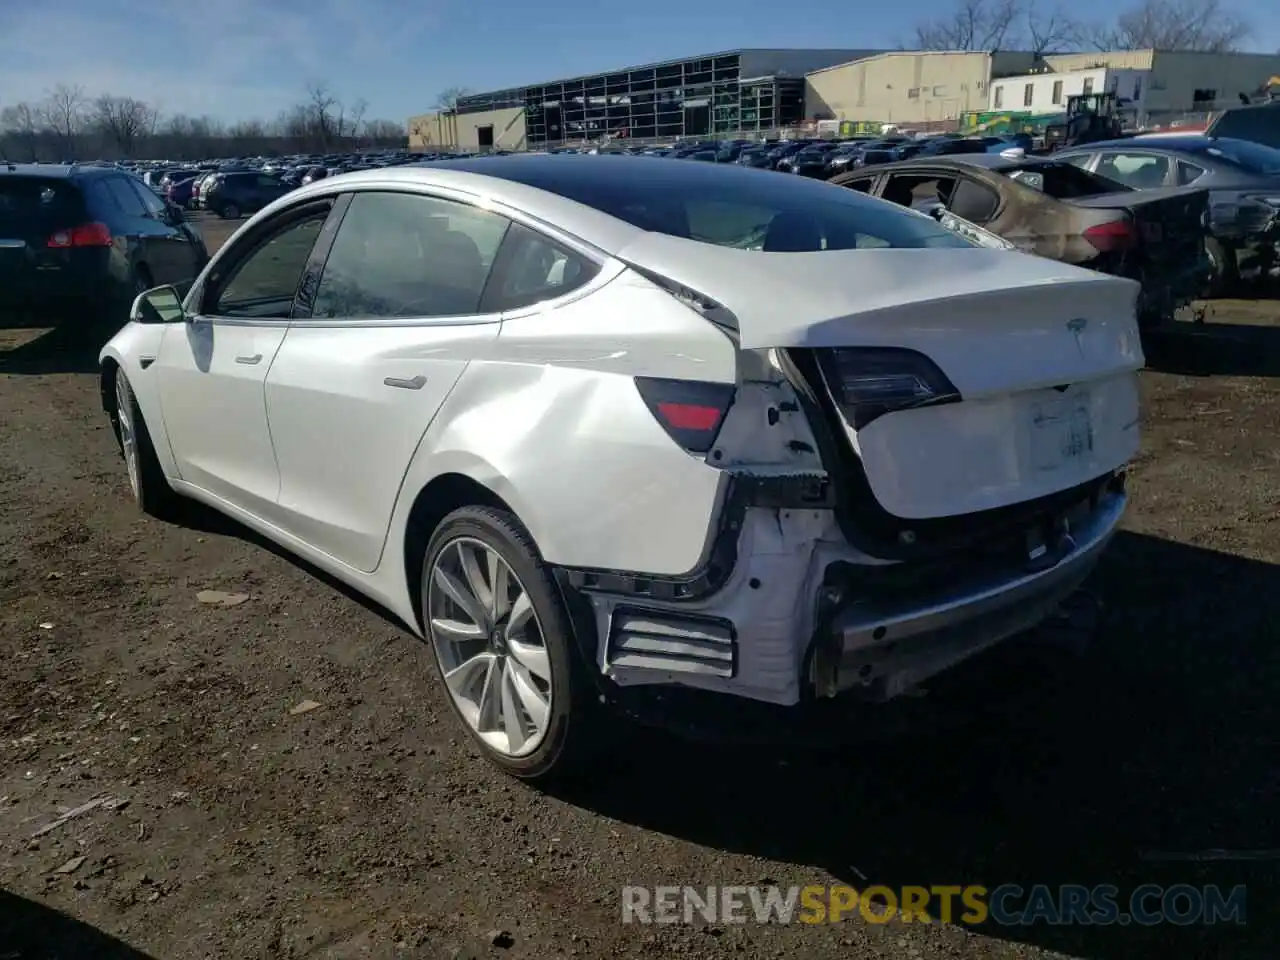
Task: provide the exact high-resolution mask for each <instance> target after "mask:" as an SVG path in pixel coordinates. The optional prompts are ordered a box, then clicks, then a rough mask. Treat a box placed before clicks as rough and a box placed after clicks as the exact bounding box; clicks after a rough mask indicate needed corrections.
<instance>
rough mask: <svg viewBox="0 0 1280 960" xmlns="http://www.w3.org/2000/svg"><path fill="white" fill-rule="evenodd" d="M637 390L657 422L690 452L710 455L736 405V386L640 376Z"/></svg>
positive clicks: (637, 378) (636, 380) (636, 379)
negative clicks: (734, 400) (725, 420)
mask: <svg viewBox="0 0 1280 960" xmlns="http://www.w3.org/2000/svg"><path fill="white" fill-rule="evenodd" d="M635 382H636V389H638V390H639V391H640V396H641V398H643V400H644V402H645V405H646V406H647V407H648V408H649V412H650V413H652V414H653V416H654V419H656V420H657V421H658V423H660V424H661V425H662V428H663V429H664V430H666V431H667V434H668V435H669V436H670V437H671V439H672V440H674V441H675V442H676V443H678V444H679V445H680V446H681V447H683V448H684V449H685V450H687V451H688V452H689V453H706V452H707V451H708V450H710V449H711V447H712V445H713V444H714V443H715V442H716V436H717V435H718V434H719V433H720V426H721V424H723V423H724V418H725V414H727V413H728V412H729V407H731V406H732V405H733V398H734V395H735V394H736V392H737V387H736V386H735V385H734V384H732V383H705V382H703V381H701V380H667V379H664V378H661V377H636V378H635Z"/></svg>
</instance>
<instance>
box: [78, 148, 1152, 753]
mask: <svg viewBox="0 0 1280 960" xmlns="http://www.w3.org/2000/svg"><path fill="white" fill-rule="evenodd" d="M1137 293H1138V287H1137V285H1136V284H1134V283H1132V282H1130V281H1127V280H1121V279H1117V278H1113V277H1108V276H1104V275H1102V274H1099V273H1093V272H1089V271H1086V270H1080V269H1076V268H1073V267H1070V266H1065V265H1063V264H1061V263H1056V262H1054V261H1051V260H1044V259H1039V258H1036V257H1033V256H1029V255H1024V254H1021V253H1016V252H1009V251H1006V250H1002V249H986V248H983V247H982V246H979V245H978V244H976V243H974V242H971V241H970V240H967V239H965V238H963V237H960V236H957V235H955V234H954V233H951V232H948V231H947V230H945V229H943V228H942V227H941V226H939V225H938V224H937V223H935V222H933V221H932V220H931V219H930V218H928V217H923V216H920V215H917V214H915V213H912V212H910V211H907V210H903V209H901V208H899V207H896V206H894V205H891V204H888V203H884V202H881V201H879V200H874V199H870V198H868V197H866V196H863V195H860V194H858V193H855V192H854V191H851V190H845V189H840V188H836V187H831V186H829V185H827V184H824V183H820V182H816V181H812V180H809V179H806V178H801V177H779V176H776V175H773V174H770V173H766V172H762V171H757V170H752V169H748V168H740V167H733V166H721V165H713V164H701V163H674V162H671V163H655V162H654V161H653V160H652V159H651V158H630V157H585V156H511V157H490V158H476V159H469V160H458V161H446V162H437V163H432V164H428V165H423V166H414V167H402V168H392V169H384V170H371V171H367V172H363V173H355V174H351V175H348V176H344V177H340V178H336V179H332V180H322V181H320V182H318V183H315V184H312V185H310V186H307V187H303V188H302V189H299V190H297V191H294V192H293V193H290V194H289V195H288V196H287V197H285V198H283V199H281V200H279V201H277V202H275V203H274V204H272V205H271V206H270V207H268V208H267V209H265V210H263V211H262V212H261V213H259V214H257V215H256V216H255V217H253V218H252V219H251V220H250V221H249V222H248V223H246V224H245V225H244V226H243V227H242V228H241V229H240V230H239V231H238V232H237V233H236V234H235V236H234V237H233V238H232V239H231V240H230V241H229V242H228V243H227V244H226V245H225V246H224V247H223V248H222V250H220V251H219V252H218V254H217V255H216V256H215V257H214V258H213V260H212V261H211V262H210V264H209V265H208V267H207V268H206V269H205V270H204V272H203V273H202V275H201V276H200V277H199V279H198V280H197V281H196V283H195V285H194V287H193V288H192V289H191V290H190V292H189V293H188V294H187V295H186V296H185V298H181V299H180V298H179V296H178V294H177V292H176V291H174V290H173V289H172V288H160V289H157V290H153V291H150V292H148V293H146V294H144V295H142V296H141V297H139V298H138V301H137V302H136V303H135V305H134V312H133V317H132V320H131V322H130V323H129V324H128V325H127V326H126V327H125V328H124V329H122V330H121V331H120V332H119V333H118V334H117V335H116V336H115V337H114V339H112V340H111V342H110V343H109V344H107V346H106V347H105V349H104V350H103V351H102V354H101V363H102V397H103V404H104V407H105V409H106V412H107V414H108V415H109V416H110V418H111V421H112V424H113V425H114V428H115V430H116V433H117V436H118V437H119V440H120V445H121V449H122V450H123V453H124V459H125V462H126V465H127V467H128V474H129V479H130V484H131V486H132V489H133V493H134V496H135V497H136V498H137V500H138V502H139V504H140V505H141V506H142V508H143V509H144V510H146V511H148V512H151V513H155V514H164V513H166V512H167V511H169V510H171V509H172V508H173V507H174V506H175V505H176V502H177V501H178V500H179V498H191V499H194V500H198V501H202V502H203V503H205V504H207V505H209V506H211V507H213V508H215V509H216V510H219V511H222V512H223V513H225V514H228V515H229V516H231V517H233V518H235V519H237V520H239V521H241V522H242V523H244V524H245V525H247V526H249V527H251V528H253V529H254V530H256V531H258V532H259V533H261V534H262V535H264V536H266V537H268V538H270V539H271V540H273V541H275V542H277V543H279V544H280V545H282V546H283V547H285V548H286V549H288V550H290V551H292V552H293V553H295V554H297V555H298V556H299V557H302V558H304V559H306V560H307V561H309V562H311V563H313V564H315V565H316V566H318V567H321V568H323V569H324V570H326V571H328V572H330V573H332V574H333V575H335V576H337V577H339V578H341V579H342V580H344V581H346V582H347V583H349V584H351V585H352V586H353V587H354V588H356V589H357V590H359V591H361V592H363V593H364V594H366V595H368V596H369V597H371V598H373V599H374V600H376V601H377V602H379V603H381V604H383V605H385V606H386V607H387V608H389V609H390V610H391V611H393V612H394V613H395V614H396V615H398V616H399V617H400V618H401V619H402V620H403V621H404V622H405V623H406V624H407V625H408V626H409V628H410V629H411V630H413V631H414V632H415V633H417V634H419V635H420V636H422V637H423V638H424V639H425V641H426V642H427V643H428V644H429V645H430V648H431V650H432V651H433V653H434V660H435V663H436V666H437V667H438V676H439V679H440V683H441V687H442V689H443V691H444V692H445V693H446V694H447V696H448V698H449V700H450V702H451V704H452V706H453V708H454V710H455V711H456V713H457V715H458V717H459V718H460V720H461V722H462V723H463V724H464V725H465V727H466V729H467V730H468V732H469V733H470V735H471V736H472V738H473V739H474V741H475V742H476V744H478V746H479V747H480V749H481V750H482V751H483V752H484V753H485V754H486V755H487V756H488V757H489V758H490V759H492V760H493V761H494V762H496V763H497V764H498V765H500V766H501V767H502V768H504V769H505V770H507V771H508V772H510V773H512V774H515V775H517V776H521V777H527V778H538V777H542V776H546V775H549V774H553V773H559V772H562V771H565V770H570V769H573V768H574V767H575V765H577V764H578V763H579V761H581V760H582V759H583V758H584V757H586V756H588V752H587V751H585V750H584V749H583V748H584V747H585V746H586V745H587V744H588V743H589V742H593V741H596V740H597V739H598V734H599V733H600V732H601V731H602V730H603V729H607V725H606V724H603V723H601V722H600V719H601V717H602V716H606V715H607V714H608V711H609V705H610V704H616V703H618V702H621V701H625V700H626V699H627V698H628V697H629V696H631V695H632V694H634V693H635V692H636V691H647V692H650V693H651V692H653V691H655V690H657V691H662V690H668V691H670V690H672V689H673V688H679V689H682V690H683V691H686V695H691V696H694V697H695V699H696V698H699V697H702V698H705V699H707V700H708V701H714V702H721V703H722V702H729V703H730V705H731V706H732V701H729V700H727V698H726V696H724V695H729V696H732V697H737V698H747V699H749V700H753V701H760V702H764V703H768V704H774V705H780V706H782V707H791V706H796V707H798V706H800V705H802V704H804V703H806V702H807V701H810V700H814V699H821V698H829V697H835V696H837V695H846V696H850V697H854V696H857V697H862V698H865V699H869V700H888V699H892V698H894V697H897V696H899V695H901V694H903V693H906V692H908V691H910V690H912V689H913V688H914V687H915V686H916V685H918V684H919V683H920V682H921V681H923V680H925V679H927V678H928V677H930V676H933V675H935V674H937V673H939V672H940V671H942V670H945V669H947V668H948V667H950V666H952V665H953V664H956V663H958V662H960V661H961V660H963V659H965V658H967V657H969V656H971V655H973V654H974V653H977V652H978V651H981V650H983V649H984V648H986V647H989V646H990V645H992V644H994V643H996V642H998V641H1001V640H1003V639H1005V638H1008V637H1011V636H1014V635H1015V634H1018V633H1020V632H1022V631H1024V630H1026V629H1027V628H1029V627H1031V626H1033V625H1035V624H1036V623H1037V622H1039V621H1041V620H1043V619H1044V618H1045V617H1046V616H1048V615H1049V614H1051V613H1052V612H1054V611H1055V610H1056V609H1057V607H1058V605H1059V604H1060V603H1061V602H1062V601H1063V600H1064V599H1065V598H1067V597H1068V596H1069V595H1071V594H1072V593H1073V592H1074V591H1075V590H1076V589H1077V588H1078V587H1079V585H1080V583H1081V581H1082V580H1083V579H1084V578H1085V576H1086V575H1087V574H1088V572H1089V570H1090V569H1091V568H1092V567H1093V565H1094V563H1095V561H1096V560H1097V559H1098V557H1099V554H1100V553H1101V551H1102V550H1103V548H1104V547H1105V545H1106V544H1107V542H1108V540H1109V538H1110V537H1111V535H1112V533H1113V532H1114V531H1115V529H1116V526H1117V523H1118V522H1119V520H1120V517H1121V514H1122V512H1123V511H1124V508H1125V502H1126V500H1125V474H1124V469H1125V465H1126V463H1127V461H1129V459H1130V458H1131V457H1132V456H1133V455H1134V454H1135V452H1136V451H1137V449H1138V391H1137V381H1136V378H1137V371H1138V370H1139V368H1140V367H1141V366H1142V365H1143V356H1142V350H1141V347H1140V345H1139V340H1138V330H1137V325H1136V322H1135V318H1134V310H1135V302H1136V298H1137ZM690 690H693V691H697V693H694V694H688V693H687V691H690ZM715 694H720V695H721V696H719V697H717V696H715Z"/></svg>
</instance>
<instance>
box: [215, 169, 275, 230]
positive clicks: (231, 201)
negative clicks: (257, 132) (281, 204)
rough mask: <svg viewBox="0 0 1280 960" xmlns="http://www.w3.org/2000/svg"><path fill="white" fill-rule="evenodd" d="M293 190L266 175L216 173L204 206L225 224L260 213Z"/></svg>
mask: <svg viewBox="0 0 1280 960" xmlns="http://www.w3.org/2000/svg"><path fill="white" fill-rule="evenodd" d="M292 189H293V188H292V187H291V186H289V185H288V184H287V183H284V182H282V181H280V180H277V179H276V178H275V177H269V176H267V175H266V174H265V173H253V172H238V173H219V174H217V175H216V176H215V177H214V178H213V183H212V184H210V186H209V191H208V193H206V194H205V197H204V205H205V206H206V207H208V208H209V209H210V210H212V211H213V212H214V213H216V214H217V215H218V216H220V217H223V218H224V219H227V220H235V219H237V218H238V217H240V216H241V215H243V214H246V213H253V212H255V211H257V210H261V209H262V208H263V207H265V206H266V205H267V204H269V203H270V202H271V201H273V200H276V199H279V198H280V197H283V196H284V195H285V194H286V193H288V192H289V191H290V190H292Z"/></svg>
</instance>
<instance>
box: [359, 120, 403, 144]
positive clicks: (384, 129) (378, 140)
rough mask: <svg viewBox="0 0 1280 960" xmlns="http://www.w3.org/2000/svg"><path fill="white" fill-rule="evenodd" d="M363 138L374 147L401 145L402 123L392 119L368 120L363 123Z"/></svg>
mask: <svg viewBox="0 0 1280 960" xmlns="http://www.w3.org/2000/svg"><path fill="white" fill-rule="evenodd" d="M364 135H365V138H366V139H367V140H368V141H369V142H370V143H372V144H373V145H374V146H375V147H403V146H405V141H406V134H405V130H404V125H403V124H400V123H396V122H395V121H394V120H370V121H369V122H368V123H366V124H365V125H364Z"/></svg>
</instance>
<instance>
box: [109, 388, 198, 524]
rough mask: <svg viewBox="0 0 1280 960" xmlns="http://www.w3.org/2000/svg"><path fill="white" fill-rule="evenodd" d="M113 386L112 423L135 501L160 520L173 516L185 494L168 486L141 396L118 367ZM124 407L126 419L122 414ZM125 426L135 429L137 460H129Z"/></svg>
mask: <svg viewBox="0 0 1280 960" xmlns="http://www.w3.org/2000/svg"><path fill="white" fill-rule="evenodd" d="M112 387H113V389H112V393H111V394H110V396H112V397H114V398H115V405H114V410H113V413H112V418H111V420H112V426H113V428H114V429H115V435H116V445H117V446H118V447H119V448H120V455H121V456H122V457H123V458H124V461H125V469H126V470H128V471H129V486H130V489H131V490H132V492H133V499H134V502H135V503H136V504H137V505H138V509H139V510H141V511H142V512H143V513H145V514H146V515H147V516H150V517H155V518H156V519H158V520H172V519H174V518H175V517H177V516H178V514H179V512H180V510H181V507H182V497H181V496H179V495H178V494H177V493H175V492H174V489H173V487H171V486H169V481H168V479H167V478H166V477H165V475H164V470H163V469H162V468H161V466H160V459H159V457H157V456H156V448H155V444H154V443H152V441H151V433H150V431H149V430H147V424H146V421H145V420H143V417H142V408H141V407H139V406H138V398H137V397H136V396H134V393H133V385H132V384H130V383H129V378H128V377H127V376H125V373H124V371H123V370H121V369H119V368H117V369H116V372H115V378H114V381H113V384H112ZM122 408H124V413H125V416H126V417H127V420H126V419H125V418H124V417H122V416H121V409H122ZM126 429H131V430H132V436H133V455H134V458H135V461H136V462H135V463H134V464H130V462H129V452H128V450H127V449H126V434H125V430H126ZM135 470H136V474H137V475H136V478H135V476H134V472H135Z"/></svg>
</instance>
